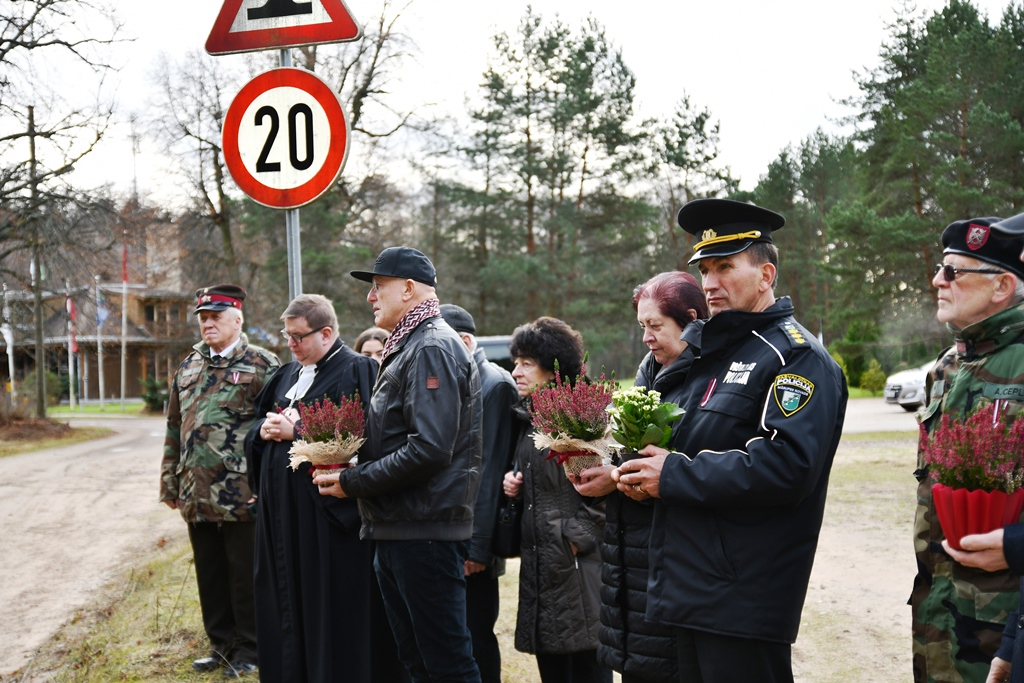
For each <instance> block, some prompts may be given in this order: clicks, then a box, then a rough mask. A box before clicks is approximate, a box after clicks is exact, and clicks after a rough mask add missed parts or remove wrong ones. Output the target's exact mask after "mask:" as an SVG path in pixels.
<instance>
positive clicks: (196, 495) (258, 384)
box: [160, 335, 280, 522]
mask: <svg viewBox="0 0 1024 683" xmlns="http://www.w3.org/2000/svg"><path fill="white" fill-rule="evenodd" d="M193 348H194V349H195V351H193V352H192V353H191V354H189V356H188V357H187V358H186V359H185V360H184V361H182V363H181V365H179V366H178V370H177V371H176V372H175V373H174V383H173V385H172V386H171V391H170V394H171V395H170V403H169V405H168V408H167V436H166V437H165V438H164V458H163V462H162V463H161V465H160V500H161V501H164V500H177V501H178V510H179V511H180V512H181V516H182V517H184V518H185V521H187V522H251V521H253V518H252V516H251V515H250V513H249V510H248V507H247V505H246V504H247V502H248V501H249V499H250V498H252V493H251V492H250V491H249V485H248V483H247V482H246V468H245V449H244V447H243V444H244V442H245V434H246V432H247V431H248V430H249V427H250V426H251V425H252V423H253V421H254V419H255V415H253V399H255V398H256V394H257V393H259V390H260V389H261V388H262V387H263V385H264V384H265V383H266V382H267V380H269V379H270V376H271V375H273V373H274V370H276V369H277V366H278V365H279V364H280V361H278V359H277V356H275V355H274V354H272V353H270V352H269V351H265V350H264V349H261V348H260V347H258V346H250V345H249V342H248V340H247V339H246V338H245V335H242V338H241V340H240V341H239V342H238V345H237V346H235V348H234V349H232V350H231V353H230V355H229V356H228V357H226V358H225V357H217V358H216V359H211V358H210V347H209V346H207V345H206V344H205V343H203V342H200V343H199V344H196V345H195V346H194V347H193Z"/></svg>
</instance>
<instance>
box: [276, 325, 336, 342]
mask: <svg viewBox="0 0 1024 683" xmlns="http://www.w3.org/2000/svg"><path fill="white" fill-rule="evenodd" d="M324 327H327V326H326V325H324ZM324 327H320V328H317V329H315V330H310V331H309V332H307V333H306V334H292V333H291V332H289V331H288V330H281V337H282V338H283V339H284V342H285V343H286V344H287V343H288V342H295V343H296V344H301V343H302V340H303V339H305V338H306V337H308V336H309V335H311V334H316V333H317V332H319V331H320V330H322V329H324Z"/></svg>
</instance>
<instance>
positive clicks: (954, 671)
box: [910, 304, 1024, 683]
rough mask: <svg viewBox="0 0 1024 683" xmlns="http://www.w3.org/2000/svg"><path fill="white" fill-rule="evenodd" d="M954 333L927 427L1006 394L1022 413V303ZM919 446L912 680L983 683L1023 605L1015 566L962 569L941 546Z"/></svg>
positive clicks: (933, 378)
mask: <svg viewBox="0 0 1024 683" xmlns="http://www.w3.org/2000/svg"><path fill="white" fill-rule="evenodd" d="M951 331H952V332H953V334H954V337H955V340H956V345H955V346H952V347H950V348H949V349H946V351H944V352H943V353H942V354H941V355H940V356H939V359H938V360H937V361H936V363H935V366H934V367H933V368H932V370H931V371H930V372H929V375H928V380H927V382H926V384H925V388H926V391H927V396H928V397H929V402H928V405H927V406H926V407H925V408H923V409H922V410H921V411H919V412H918V420H919V421H920V422H921V424H922V426H923V427H924V428H925V430H927V433H928V434H930V433H931V432H933V431H934V430H935V429H936V427H938V425H939V423H940V421H941V418H942V415H943V414H948V415H949V416H950V418H960V419H962V418H963V417H965V416H967V415H970V414H971V413H973V412H975V411H977V410H978V409H981V408H984V407H986V406H990V405H992V402H993V401H994V400H996V399H1000V400H1008V401H1009V410H1010V412H1011V413H1019V412H1021V411H1024V304H1018V305H1017V306H1013V307H1011V308H1008V309H1006V310H1003V311H1000V312H999V313H996V314H995V315H993V316H990V317H988V318H986V319H984V320H982V321H980V322H978V323H975V324H973V325H969V326H968V327H966V328H964V329H963V330H956V329H952V328H951ZM923 438H925V437H924V436H922V439H923ZM921 450H922V449H920V448H919V449H918V470H917V472H916V473H915V474H916V476H917V479H918V482H919V484H918V494H917V501H918V502H917V511H916V514H915V520H914V551H915V553H916V554H917V568H918V572H917V576H916V578H915V580H914V589H913V592H912V594H911V598H910V604H911V607H912V612H913V632H914V645H913V648H914V680H915V681H917V682H920V683H924V682H926V681H957V682H960V681H968V682H970V681H977V682H978V683H983V682H984V681H985V678H986V676H987V674H988V669H989V663H990V662H991V659H992V657H993V656H994V655H995V653H996V650H997V649H998V647H999V641H1000V636H1001V634H1002V630H1003V624H1004V623H1005V622H1006V618H1007V617H1008V616H1009V614H1010V613H1011V612H1013V610H1015V609H1016V608H1017V603H1018V588H1019V586H1018V579H1017V578H1016V577H1014V576H1013V575H1012V574H1010V572H1009V571H1001V572H985V571H981V570H979V569H972V568H970V567H964V566H963V565H961V564H958V563H957V562H954V561H953V560H952V559H950V557H949V556H948V555H946V554H945V553H944V552H943V550H942V539H943V534H942V529H941V527H940V526H939V521H938V518H937V517H936V515H935V507H934V504H933V502H932V491H931V486H932V483H933V481H932V479H931V477H929V476H928V470H927V467H926V466H925V463H924V460H923V456H922V454H921Z"/></svg>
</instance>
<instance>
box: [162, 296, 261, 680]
mask: <svg viewBox="0 0 1024 683" xmlns="http://www.w3.org/2000/svg"><path fill="white" fill-rule="evenodd" d="M196 297H197V302H196V309H195V314H196V316H197V318H198V320H199V331H200V334H201V336H202V339H203V340H202V341H201V342H200V343H198V344H196V345H195V346H194V347H193V348H194V349H195V350H194V351H193V352H192V353H191V354H189V356H188V357H187V358H185V360H184V361H182V363H181V365H179V366H178V369H177V371H176V372H175V373H174V382H173V384H172V386H171V391H170V402H169V404H168V409H167V436H166V437H165V439H164V457H163V462H162V463H161V466H160V475H161V476H160V500H162V501H163V502H164V503H166V504H167V506H168V507H169V508H171V509H173V510H178V512H180V513H181V516H182V517H183V518H184V519H185V521H186V522H187V523H188V537H189V541H190V542H191V544H192V554H193V556H194V558H195V567H196V581H197V583H198V584H199V604H200V607H201V608H202V612H203V626H204V628H205V629H206V635H207V636H208V637H209V639H210V655H209V656H208V657H203V658H202V659H197V660H196V661H194V662H193V663H192V668H193V669H195V670H196V671H200V672H206V671H215V670H217V669H218V668H220V667H222V666H223V667H226V668H225V671H224V675H225V677H227V678H238V677H240V676H244V675H246V674H249V673H253V672H255V671H256V668H257V656H256V624H255V618H254V607H253V539H254V532H255V526H256V525H255V520H254V518H253V516H252V514H251V512H250V510H249V507H248V504H249V501H250V499H252V497H253V496H252V492H251V491H250V490H249V486H248V484H247V482H246V467H245V452H244V449H243V442H244V441H245V435H246V432H248V430H249V427H250V426H251V425H252V423H253V421H254V419H255V415H254V414H253V399H255V398H256V394H257V393H259V390H260V389H261V388H262V387H263V384H264V383H265V382H266V381H267V380H268V379H269V378H270V376H271V375H272V374H273V372H274V370H275V369H276V368H277V366H278V365H279V362H278V360H277V357H276V356H275V355H274V354H272V353H270V352H268V351H265V350H264V349H261V348H260V347H258V346H252V345H250V344H249V342H248V340H247V339H246V337H245V335H244V334H242V321H243V317H242V302H244V301H245V290H244V289H242V288H241V287H238V286H235V285H227V284H222V285H216V286H213V287H204V288H203V289H200V290H198V291H197V292H196Z"/></svg>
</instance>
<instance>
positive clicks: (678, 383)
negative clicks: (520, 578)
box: [574, 271, 708, 683]
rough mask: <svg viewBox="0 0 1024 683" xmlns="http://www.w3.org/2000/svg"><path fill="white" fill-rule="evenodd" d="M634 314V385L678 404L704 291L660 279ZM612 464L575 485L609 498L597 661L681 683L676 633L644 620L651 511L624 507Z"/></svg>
mask: <svg viewBox="0 0 1024 683" xmlns="http://www.w3.org/2000/svg"><path fill="white" fill-rule="evenodd" d="M633 310H634V311H635V312H636V319H637V322H639V323H640V327H641V328H642V329H643V331H644V336H643V341H644V344H646V345H647V348H648V349H649V351H648V353H647V355H646V356H645V357H644V359H643V360H642V361H641V362H640V368H639V369H638V371H637V374H636V381H635V384H636V385H637V386H642V387H647V388H649V389H653V390H655V391H658V392H660V393H661V400H662V401H663V402H672V403H677V404H678V403H679V402H680V398H681V394H682V387H683V383H684V381H685V380H686V374H687V372H688V371H689V369H690V363H691V362H692V361H693V355H694V350H695V349H694V346H695V345H697V344H699V340H700V329H701V326H702V324H703V320H705V319H707V317H708V307H707V301H706V300H705V298H704V291H703V289H701V287H700V285H698V284H697V280H696V279H694V277H693V276H692V275H690V274H689V273H683V272H680V271H671V272H667V273H659V274H658V275H655V276H654V277H652V278H651V279H650V280H648V281H647V282H645V283H644V284H642V285H640V286H639V287H637V288H636V289H635V290H634V292H633ZM691 323H695V324H692V325H691ZM684 330H686V333H685V334H684V332H683V331H684ZM618 457H619V458H624V459H630V458H632V457H643V456H638V454H636V453H631V454H622V456H618ZM618 464H621V462H616V463H615V464H614V465H604V466H602V467H594V468H591V469H589V470H584V471H583V472H582V473H581V474H580V478H579V480H578V481H577V482H574V484H575V485H576V490H577V491H579V492H580V493H581V494H583V495H585V496H602V495H607V496H608V498H607V506H606V521H605V529H604V539H603V540H604V543H603V546H602V548H601V559H602V560H603V563H604V564H603V567H602V571H601V582H602V585H601V628H600V631H599V644H598V648H597V658H598V661H599V662H600V663H601V664H603V665H605V666H608V667H611V668H612V669H615V670H616V671H619V672H620V673H621V674H622V683H669V682H673V683H674V682H675V681H678V680H679V667H678V664H677V656H676V636H675V632H674V630H673V629H671V628H669V627H666V626H661V625H658V624H652V623H650V622H648V621H646V620H645V619H644V614H645V613H646V611H647V591H646V589H647V548H648V545H649V542H650V536H651V520H652V518H653V515H654V505H655V503H654V502H653V501H652V500H651V499H648V500H644V501H634V500H630V499H629V498H627V497H626V496H625V495H624V494H622V493H620V492H618V491H616V490H615V483H614V482H613V481H612V480H611V471H612V470H613V469H615V466H616V465H618Z"/></svg>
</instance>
